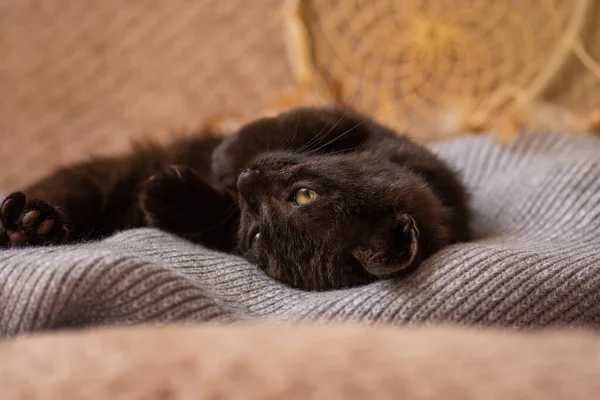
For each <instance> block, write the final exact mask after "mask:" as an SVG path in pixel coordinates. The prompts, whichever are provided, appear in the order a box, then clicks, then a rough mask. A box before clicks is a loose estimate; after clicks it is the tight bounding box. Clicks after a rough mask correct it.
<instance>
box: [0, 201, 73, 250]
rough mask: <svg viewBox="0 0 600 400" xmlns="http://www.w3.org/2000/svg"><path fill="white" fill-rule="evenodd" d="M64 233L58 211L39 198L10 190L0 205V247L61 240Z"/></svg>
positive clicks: (42, 243)
mask: <svg viewBox="0 0 600 400" xmlns="http://www.w3.org/2000/svg"><path fill="white" fill-rule="evenodd" d="M66 235H67V230H66V228H65V227H64V225H63V218H62V215H61V213H60V212H59V211H58V210H57V209H56V208H55V207H53V206H51V205H50V204H48V203H46V202H44V201H41V200H28V199H27V198H26V197H25V195H24V194H23V193H21V192H14V193H12V194H11V195H9V196H8V197H7V198H6V199H4V201H3V202H2V206H1V207H0V247H4V246H25V245H44V244H56V243H60V242H62V241H63V240H64V239H65V237H66Z"/></svg>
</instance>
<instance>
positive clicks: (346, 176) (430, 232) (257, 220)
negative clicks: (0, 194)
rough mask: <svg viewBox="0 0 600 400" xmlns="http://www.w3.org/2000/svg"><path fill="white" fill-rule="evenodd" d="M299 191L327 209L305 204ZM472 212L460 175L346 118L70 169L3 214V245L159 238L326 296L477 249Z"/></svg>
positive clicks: (277, 120)
mask: <svg viewBox="0 0 600 400" xmlns="http://www.w3.org/2000/svg"><path fill="white" fill-rule="evenodd" d="M302 188H306V190H308V189H310V193H312V194H313V195H314V196H315V198H316V199H315V200H313V201H312V202H309V203H308V204H303V205H298V204H296V203H295V200H294V196H295V193H296V192H297V191H298V190H299V189H302ZM302 193H307V192H306V191H303V192H302ZM467 200H468V199H467V195H466V191H465V189H464V187H463V185H462V184H461V182H460V181H459V179H458V177H457V176H456V174H455V173H454V171H452V170H451V169H450V168H449V167H448V166H446V165H445V164H444V163H443V162H442V161H441V160H440V159H438V158H437V157H436V156H435V155H433V154H432V153H431V152H429V151H428V150H427V149H425V148H424V147H422V146H420V145H417V144H415V143H413V142H412V141H411V140H409V139H408V138H407V137H405V136H399V135H397V134H395V133H394V132H392V131H391V130H389V129H387V128H385V127H383V126H381V125H379V124H377V123H375V122H374V121H372V120H371V119H369V118H367V117H365V116H363V115H360V114H358V113H356V112H354V111H352V110H349V109H340V108H335V109H329V108H299V109H294V110H291V111H289V112H286V113H283V114H281V115H279V116H276V117H273V118H261V119H258V120H256V121H253V122H251V123H249V124H247V125H245V126H243V127H242V128H241V129H240V130H239V131H238V132H236V133H235V134H234V135H231V136H227V137H222V136H220V135H216V134H214V133H211V132H203V133H202V134H200V135H197V136H196V137H195V138H191V139H181V140H178V141H176V142H174V143H173V144H171V145H170V146H168V147H164V148H161V147H145V148H138V149H136V150H135V151H133V152H132V153H131V154H129V155H127V156H123V157H113V158H102V159H96V160H92V161H90V162H86V163H82V164H79V165H74V166H71V167H67V168H63V169H61V170H59V171H57V172H55V173H54V174H52V175H51V176H50V177H48V178H46V179H44V180H42V181H41V182H39V183H37V184H35V185H33V186H32V187H31V188H29V189H26V190H25V191H24V193H21V192H15V193H13V194H12V195H11V196H9V197H8V198H7V199H6V200H5V201H4V203H3V205H2V208H1V211H0V220H1V222H2V225H3V227H4V228H0V245H23V244H31V245H36V244H49V243H68V242H75V241H81V240H88V239H95V238H99V237H102V236H105V235H107V234H110V233H112V232H114V231H116V230H121V229H126V228H131V227H139V226H155V227H158V228H161V229H164V230H166V231H170V232H173V233H176V234H178V235H180V236H182V237H185V238H187V239H189V240H192V241H194V242H197V243H201V244H203V245H205V246H208V247H211V248H214V249H219V250H223V251H237V252H239V253H240V254H242V255H243V256H245V257H246V258H248V259H250V260H251V261H254V262H256V263H257V264H258V265H259V266H260V267H261V268H263V269H264V271H265V272H266V273H267V274H268V275H270V276H272V277H274V278H276V279H278V280H280V281H282V282H284V283H287V284H289V285H291V286H294V287H298V288H301V289H307V290H323V289H331V288H340V287H346V286H353V285H359V284H364V283H367V282H370V281H373V280H375V279H378V278H384V277H388V276H392V275H394V274H397V273H400V272H402V271H407V270H410V269H412V268H414V267H416V266H418V264H419V263H420V262H421V261H422V260H423V259H425V258H426V257H428V256H430V255H431V254H432V253H434V252H435V251H437V250H438V249H440V248H441V247H443V246H445V245H448V244H451V243H454V242H457V241H463V240H467V238H468V222H469V209H468V202H467ZM257 233H258V234H259V235H257Z"/></svg>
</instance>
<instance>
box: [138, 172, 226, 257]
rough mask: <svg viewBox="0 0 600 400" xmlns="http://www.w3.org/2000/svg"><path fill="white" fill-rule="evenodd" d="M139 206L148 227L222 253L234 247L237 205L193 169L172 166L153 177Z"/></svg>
mask: <svg viewBox="0 0 600 400" xmlns="http://www.w3.org/2000/svg"><path fill="white" fill-rule="evenodd" d="M140 207H141V209H142V211H143V213H144V218H145V220H146V224H147V225H148V226H151V227H156V228H159V229H161V230H164V231H167V232H171V233H174V234H176V235H178V236H181V237H184V238H186V239H189V240H191V241H193V242H195V243H200V244H203V245H205V246H207V247H211V248H215V249H219V250H225V251H229V250H232V249H233V248H234V246H235V234H236V227H237V216H238V208H237V205H236V204H235V203H234V202H233V200H232V199H231V197H230V196H228V195H226V194H223V193H219V192H217V191H216V190H215V189H214V188H212V187H211V186H210V185H209V184H207V183H206V182H205V181H204V180H203V179H202V178H201V177H200V176H199V175H198V174H196V172H195V171H194V170H193V169H191V168H188V167H185V166H177V165H173V166H170V167H167V168H165V169H163V170H161V171H159V172H157V173H156V174H154V175H153V176H151V177H150V178H149V179H148V180H147V181H146V182H145V183H144V184H143V185H142V190H141V193H140Z"/></svg>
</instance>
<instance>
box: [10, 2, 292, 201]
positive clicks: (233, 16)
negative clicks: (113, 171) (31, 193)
mask: <svg viewBox="0 0 600 400" xmlns="http://www.w3.org/2000/svg"><path fill="white" fill-rule="evenodd" d="M280 3H281V2H280V1H279V0H256V1H252V2H250V1H244V0H170V1H159V0H146V1H143V0H132V1H126V2H124V1H119V0H103V1H95V0H81V1H69V2H67V1H58V0H48V1H46V0H44V1H42V0H38V1H25V0H22V1H14V0H0V54H1V57H2V58H1V59H0V95H1V97H0V171H1V172H0V190H7V189H13V188H16V187H20V186H22V185H25V184H27V183H29V182H31V181H32V180H33V179H36V178H38V177H40V176H41V175H42V174H44V173H45V172H47V171H48V170H50V169H51V168H53V167H55V166H57V165H60V164H65V163H68V162H72V161H75V160H80V159H83V158H85V157H87V156H89V155H90V154H105V153H111V152H117V151H122V150H124V149H126V148H127V146H128V144H129V142H130V139H131V138H133V137H135V138H139V137H153V138H164V137H167V136H168V135H169V134H170V133H172V132H178V131H182V130H187V129H193V128H194V127H197V126H199V125H200V124H201V123H202V122H203V120H204V119H205V118H207V117H211V116H212V115H214V114H218V113H226V114H227V115H229V114H241V116H244V115H246V116H247V115H251V114H252V113H253V112H256V111H258V110H259V109H260V108H261V107H262V106H263V105H264V104H265V103H268V102H269V101H271V100H272V99H274V98H276V97H277V96H278V95H279V94H280V93H281V92H282V91H283V90H285V89H286V88H288V87H289V86H290V85H291V77H290V73H289V72H288V66H287V60H286V57H285V49H284V44H283V41H282V33H281V32H282V28H281V18H280V12H279V11H280V10H279V7H280Z"/></svg>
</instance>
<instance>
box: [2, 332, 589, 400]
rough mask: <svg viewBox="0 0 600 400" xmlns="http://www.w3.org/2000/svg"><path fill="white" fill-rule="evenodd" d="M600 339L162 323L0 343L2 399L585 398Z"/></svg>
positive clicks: (555, 334)
mask: <svg viewBox="0 0 600 400" xmlns="http://www.w3.org/2000/svg"><path fill="white" fill-rule="evenodd" d="M599 352H600V338H599V337H598V335H597V334H592V333H587V332H578V331H556V332H544V333H530V334H525V333H508V332H499V331H490V330H479V331H476V330H464V329H457V328H449V327H445V328H444V327H430V328H428V329H427V328H425V329H406V328H404V329H394V328H385V327H365V326H357V325H351V324H346V325H327V326H314V325H313V326H311V325H297V326H281V325H268V324H263V325H241V326H240V325H238V326H207V325H188V326H169V327H160V328H159V327H136V328H131V327H130V328H117V329H115V328H113V329H102V330H87V331H79V332H65V333H59V334H50V335H38V336H30V337H23V338H18V339H16V340H11V341H4V342H1V343H0V356H1V357H2V361H3V362H2V363H1V364H0V387H1V388H2V395H3V398H5V399H31V400H34V399H44V400H75V399H76V400H82V399H89V400H98V399H102V400H105V399H114V400H118V399H127V400H138V399H144V400H159V399H162V400H167V399H170V400H177V399H180V400H184V399H215V400H216V399H223V400H224V399H244V400H245V399H262V400H271V399H273V400H296V399H328V400H333V399H344V400H358V399H377V400H384V399H385V400H387V399H390V400H391V399H404V400H433V399H444V400H497V399H514V400H524V399H528V400H541V399H543V400H558V399H569V400H579V399H581V400H583V399H597V398H598V391H599V390H600V381H599V380H598V372H597V371H598V368H600V357H598V354H599Z"/></svg>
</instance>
